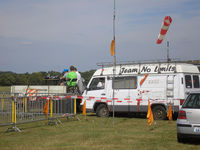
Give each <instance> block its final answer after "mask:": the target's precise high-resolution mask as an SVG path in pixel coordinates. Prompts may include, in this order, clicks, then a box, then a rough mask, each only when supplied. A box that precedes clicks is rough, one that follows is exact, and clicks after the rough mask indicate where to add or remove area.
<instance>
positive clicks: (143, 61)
mask: <svg viewBox="0 0 200 150" xmlns="http://www.w3.org/2000/svg"><path fill="white" fill-rule="evenodd" d="M193 62H194V61H193V60H192V61H191V60H190V61H184V60H178V59H173V60H171V61H167V60H166V59H161V60H142V61H120V62H117V63H116V65H117V66H120V65H134V64H148V63H149V64H155V63H191V64H194V63H193ZM195 62H196V61H195ZM113 65H114V64H113V62H100V63H97V66H101V67H111V66H113Z"/></svg>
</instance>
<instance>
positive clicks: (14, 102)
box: [6, 97, 21, 132]
mask: <svg viewBox="0 0 200 150" xmlns="http://www.w3.org/2000/svg"><path fill="white" fill-rule="evenodd" d="M11 107H12V109H11V110H12V112H11V114H12V116H11V118H12V120H11V122H12V127H10V128H8V129H7V130H6V131H9V130H11V131H18V132H21V130H20V129H19V128H18V127H17V98H16V97H14V98H13V99H12V106H11Z"/></svg>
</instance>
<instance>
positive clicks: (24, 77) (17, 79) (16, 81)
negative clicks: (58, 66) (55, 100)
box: [0, 70, 95, 86]
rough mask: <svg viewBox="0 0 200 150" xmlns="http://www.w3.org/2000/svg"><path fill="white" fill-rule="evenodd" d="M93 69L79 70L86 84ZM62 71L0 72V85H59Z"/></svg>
mask: <svg viewBox="0 0 200 150" xmlns="http://www.w3.org/2000/svg"><path fill="white" fill-rule="evenodd" d="M94 71H95V70H90V71H86V72H80V74H81V76H82V78H84V80H85V84H87V83H88V82H89V80H90V78H91V77H92V75H93V73H94ZM61 76H62V73H60V72H55V71H48V72H33V73H28V72H27V73H23V74H17V73H14V72H10V71H7V72H0V86H11V85H59V78H60V77H61Z"/></svg>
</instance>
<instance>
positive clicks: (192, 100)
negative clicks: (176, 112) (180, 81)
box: [182, 94, 200, 109]
mask: <svg viewBox="0 0 200 150" xmlns="http://www.w3.org/2000/svg"><path fill="white" fill-rule="evenodd" d="M182 108H194V109H196V108H200V94H190V95H189V96H188V97H187V99H186V101H185V102H184V103H183V106H182Z"/></svg>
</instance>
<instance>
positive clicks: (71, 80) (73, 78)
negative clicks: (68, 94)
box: [66, 66, 77, 87]
mask: <svg viewBox="0 0 200 150" xmlns="http://www.w3.org/2000/svg"><path fill="white" fill-rule="evenodd" d="M66 81H67V86H68V87H76V82H77V74H76V70H75V67H74V66H70V72H69V73H68V74H67V76H66Z"/></svg>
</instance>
